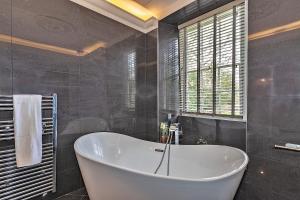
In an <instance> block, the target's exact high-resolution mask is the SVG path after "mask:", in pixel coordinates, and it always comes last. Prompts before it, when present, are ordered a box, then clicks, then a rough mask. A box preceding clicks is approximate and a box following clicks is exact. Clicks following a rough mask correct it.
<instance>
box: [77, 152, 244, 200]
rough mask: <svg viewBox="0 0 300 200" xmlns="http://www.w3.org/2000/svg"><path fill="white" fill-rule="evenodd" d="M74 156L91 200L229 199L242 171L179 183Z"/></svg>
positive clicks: (230, 199) (235, 188)
mask: <svg viewBox="0 0 300 200" xmlns="http://www.w3.org/2000/svg"><path fill="white" fill-rule="evenodd" d="M76 156H77V160H78V163H79V166H80V170H81V173H82V176H83V180H84V183H85V185H86V188H87V192H88V194H89V197H90V199H91V200H99V199H103V200H124V199H130V200H141V199H143V200H153V199H163V200H182V199H184V200H195V199H205V200H232V199H233V198H234V195H235V193H236V190H237V188H238V186H239V184H240V181H241V179H242V176H243V173H244V171H245V170H242V171H240V172H238V173H237V174H234V175H232V176H230V177H226V178H224V179H220V180H216V181H210V182H201V181H199V182H195V181H182V180H172V179H164V178H162V177H156V176H154V175H153V176H148V175H142V174H136V173H134V172H130V171H126V170H122V169H120V168H115V167H111V166H108V165H105V164H102V163H100V162H95V161H93V160H90V159H87V158H85V157H83V156H81V155H80V154H78V153H77V152H76Z"/></svg>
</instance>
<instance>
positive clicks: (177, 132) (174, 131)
mask: <svg viewBox="0 0 300 200" xmlns="http://www.w3.org/2000/svg"><path fill="white" fill-rule="evenodd" d="M169 131H170V132H171V133H172V134H174V138H175V145H178V144H179V138H180V135H182V131H181V130H180V123H173V124H171V125H170V128H169Z"/></svg>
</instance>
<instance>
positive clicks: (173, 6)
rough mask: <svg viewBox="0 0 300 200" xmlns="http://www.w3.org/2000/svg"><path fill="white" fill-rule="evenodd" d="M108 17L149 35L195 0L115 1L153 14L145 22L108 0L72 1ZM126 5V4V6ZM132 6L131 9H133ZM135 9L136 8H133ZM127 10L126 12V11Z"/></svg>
mask: <svg viewBox="0 0 300 200" xmlns="http://www.w3.org/2000/svg"><path fill="white" fill-rule="evenodd" d="M70 1H72V2H74V3H77V4H79V5H81V6H84V7H86V8H88V9H91V10H93V11H95V12H97V13H100V14H102V15H104V16H106V17H109V18H111V19H113V20H116V21H118V22H120V23H122V24H125V25H127V26H130V27H132V28H134V29H136V30H139V31H141V32H143V33H148V32H150V31H152V30H154V29H156V28H157V27H158V21H159V20H161V19H163V18H165V17H167V16H168V15H170V14H172V13H174V12H176V11H177V10H179V9H181V8H183V7H185V6H187V5H188V4H190V3H192V2H193V1H195V0H114V2H118V1H119V2H120V4H122V5H123V6H124V2H126V3H127V2H128V4H130V3H132V2H134V4H135V5H136V6H137V7H139V8H142V9H144V11H147V12H149V13H151V14H152V16H153V17H152V18H150V19H148V20H146V21H144V20H142V19H140V18H138V17H136V16H135V14H134V13H133V12H134V10H135V8H133V11H132V12H131V11H128V10H126V9H124V8H122V7H121V6H118V5H117V4H112V3H111V2H112V1H108V0H70ZM126 3H125V4H126ZM137 3H138V4H137ZM134 4H132V5H134ZM132 5H131V7H132ZM133 7H134V6H133ZM125 10H126V11H125Z"/></svg>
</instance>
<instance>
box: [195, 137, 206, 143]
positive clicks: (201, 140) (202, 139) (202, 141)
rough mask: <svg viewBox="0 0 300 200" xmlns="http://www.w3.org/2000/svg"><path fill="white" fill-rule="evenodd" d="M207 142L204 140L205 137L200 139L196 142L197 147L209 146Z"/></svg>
mask: <svg viewBox="0 0 300 200" xmlns="http://www.w3.org/2000/svg"><path fill="white" fill-rule="evenodd" d="M207 143H208V142H207V140H206V139H204V138H203V137H200V138H198V140H197V141H196V144H197V145H202V144H207Z"/></svg>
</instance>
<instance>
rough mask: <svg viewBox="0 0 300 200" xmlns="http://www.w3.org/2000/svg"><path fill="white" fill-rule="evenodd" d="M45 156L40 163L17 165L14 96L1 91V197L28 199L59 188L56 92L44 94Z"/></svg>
mask: <svg viewBox="0 0 300 200" xmlns="http://www.w3.org/2000/svg"><path fill="white" fill-rule="evenodd" d="M42 109H43V158H42V162H41V163H40V164H38V165H34V166H30V167H22V168H17V165H16V155H15V148H14V145H13V142H12V141H13V140H14V122H13V117H12V116H13V115H12V112H11V111H13V96H3V95H2V96H1V95H0V111H5V113H3V116H7V117H9V118H10V119H8V120H5V121H0V141H1V144H2V143H3V146H1V148H0V200H26V199H31V198H33V197H37V196H41V195H46V194H47V193H49V192H55V191H56V154H57V95H56V94H53V95H52V96H43V97H42Z"/></svg>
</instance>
